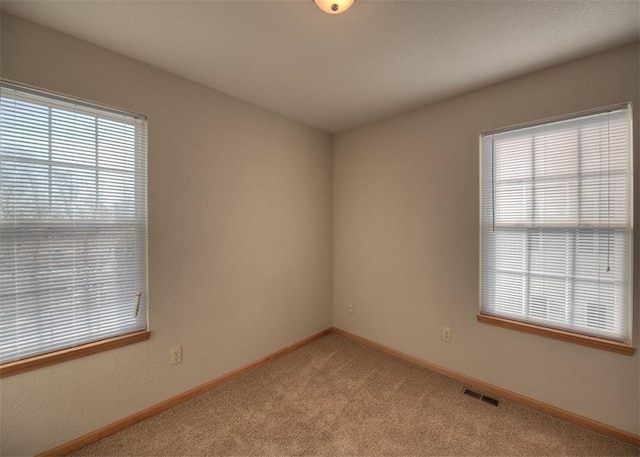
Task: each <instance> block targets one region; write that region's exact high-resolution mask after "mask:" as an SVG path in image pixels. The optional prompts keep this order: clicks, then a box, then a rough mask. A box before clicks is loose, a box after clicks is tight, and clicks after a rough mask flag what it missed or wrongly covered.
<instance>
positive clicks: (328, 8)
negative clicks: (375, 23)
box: [313, 0, 356, 14]
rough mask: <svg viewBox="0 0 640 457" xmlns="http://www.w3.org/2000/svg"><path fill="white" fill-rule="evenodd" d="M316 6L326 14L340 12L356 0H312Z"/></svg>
mask: <svg viewBox="0 0 640 457" xmlns="http://www.w3.org/2000/svg"><path fill="white" fill-rule="evenodd" d="M313 1H314V2H315V4H316V5H318V8H320V9H321V10H322V11H324V12H325V13H328V14H340V13H344V12H345V11H347V10H348V9H349V8H350V7H351V5H353V2H355V1H356V0H313Z"/></svg>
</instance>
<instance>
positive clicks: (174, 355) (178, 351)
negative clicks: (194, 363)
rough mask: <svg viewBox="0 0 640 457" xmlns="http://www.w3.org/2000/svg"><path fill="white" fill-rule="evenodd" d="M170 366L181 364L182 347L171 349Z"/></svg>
mask: <svg viewBox="0 0 640 457" xmlns="http://www.w3.org/2000/svg"><path fill="white" fill-rule="evenodd" d="M170 357H171V365H175V364H176V363H180V362H182V346H178V347H177V348H173V349H171V351H170Z"/></svg>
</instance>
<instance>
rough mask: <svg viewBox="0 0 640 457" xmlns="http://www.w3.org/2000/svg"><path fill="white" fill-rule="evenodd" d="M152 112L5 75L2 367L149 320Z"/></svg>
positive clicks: (0, 175)
mask: <svg viewBox="0 0 640 457" xmlns="http://www.w3.org/2000/svg"><path fill="white" fill-rule="evenodd" d="M146 143H147V139H146V119H145V118H144V117H143V116H134V115H131V114H126V113H121V112H117V111H114V110H111V109H103V108H100V107H97V106H90V105H88V104H86V103H83V102H78V101H74V100H71V99H65V98H63V97H60V96H54V95H49V94H46V93H42V92H39V91H34V90H30V89H27V88H23V87H21V86H15V85H10V84H7V83H4V82H3V83H2V86H1V100H0V313H1V314H0V363H6V362H10V361H15V360H19V359H23V358H27V357H30V356H35V355H39V354H44V353H47V352H52V351H55V350H59V349H63V348H69V347H73V346H77V345H81V344H84V343H89V342H93V341H98V340H101V339H105V338H109V337H113V336H117V335H123V334H127V333H131V332H134V331H137V330H144V329H146V328H147V210H146V198H147V196H146V182H147V177H146V148H147V145H146Z"/></svg>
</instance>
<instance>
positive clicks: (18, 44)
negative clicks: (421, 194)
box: [0, 15, 331, 455]
mask: <svg viewBox="0 0 640 457" xmlns="http://www.w3.org/2000/svg"><path fill="white" fill-rule="evenodd" d="M1 70H2V77H3V78H8V79H11V80H15V81H19V82H22V83H27V84H31V85H34V86H38V87H42V88H45V89H49V90H54V91H58V92H61V93H64V94H69V95H72V96H75V97H81V98H85V99H88V100H92V101H96V102H99V103H104V104H108V105H112V106H115V107H119V108H123V109H127V110H131V111H134V112H140V113H143V114H146V115H147V116H148V119H149V121H148V127H149V161H148V164H149V165H148V166H149V299H150V328H151V332H152V334H151V339H150V340H149V341H146V342H142V343H138V344H134V345H131V346H127V347H123V348H119V349H116V350H111V351H108V352H104V353H100V354H97V355H92V356H89V357H84V358H81V359H77V360H73V361H71V362H67V363H63V364H59V365H54V366H51V367H47V368H43V369H39V370H35V371H31V372H28V373H24V374H21V375H17V376H12V377H9V378H5V379H3V380H2V382H1V385H0V388H1V389H2V399H1V402H2V403H1V405H0V406H1V420H2V427H1V429H2V432H1V433H2V435H1V436H0V443H1V446H2V447H1V449H0V451H1V452H0V454H2V455H18V454H20V455H27V454H34V453H37V452H41V451H45V450H47V449H50V448H52V447H54V446H56V445H59V444H61V443H64V442H67V441H69V440H71V439H74V438H76V437H78V436H80V435H82V434H84V433H87V432H89V431H92V430H95V429H97V428H99V427H101V426H103V425H106V424H108V423H111V422H113V421H116V420H118V419H121V418H123V417H125V416H127V415H129V414H132V413H135V412H137V411H139V410H141V409H144V408H146V407H148V406H150V405H153V404H156V403H158V402H160V401H162V400H165V399H167V398H169V397H171V396H173V395H176V394H178V393H182V392H184V391H185V390H188V389H189V388H191V387H194V386H196V385H199V384H201V383H203V382H206V381H208V380H210V379H212V378H214V377H216V376H218V375H221V374H223V373H226V372H229V371H231V370H233V369H235V368H238V367H239V366H242V365H244V364H246V363H248V362H251V361H253V360H257V359H259V358H261V357H263V356H265V355H267V354H270V353H272V352H274V351H276V350H278V349H281V348H283V347H285V346H287V345H290V344H292V343H294V342H296V341H299V340H301V339H303V338H305V337H308V336H310V335H312V334H314V333H316V332H318V331H320V330H323V329H325V328H327V327H329V326H330V325H331V138H330V137H329V136H328V135H326V134H324V133H320V132H318V131H315V130H313V129H310V128H308V127H305V126H303V125H301V124H298V123H296V122H293V121H290V120H287V119H285V118H282V117H280V116H277V115H275V114H272V113H269V112H266V111H264V110H261V109H258V108H255V107H253V106H251V105H249V104H246V103H244V102H241V101H239V100H236V99H233V98H231V97H229V96H226V95H223V94H220V93H218V92H215V91H212V90H209V89H206V88H204V87H202V86H199V85H196V84H193V83H191V82H188V81H186V80H184V79H180V78H177V77H175V76H172V75H170V74H168V73H164V72H162V71H159V70H157V69H154V68H152V67H150V66H147V65H144V64H141V63H139V62H136V61H134V60H131V59H128V58H125V57H123V56H121V55H118V54H115V53H112V52H109V51H106V50H104V49H102V48H98V47H96V46H93V45H90V44H88V43H86V42H83V41H80V40H77V39H75V38H71V37H69V36H65V35H62V34H59V33H56V32H53V31H51V30H49V29H46V28H43V27H40V26H37V25H35V24H32V23H29V22H25V21H22V20H19V19H17V18H15V17H12V16H6V15H3V18H2V67H1ZM177 345H182V348H183V362H182V363H181V364H180V365H175V366H171V365H170V364H169V349H170V348H171V347H174V346H177Z"/></svg>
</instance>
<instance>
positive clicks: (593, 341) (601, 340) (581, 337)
mask: <svg viewBox="0 0 640 457" xmlns="http://www.w3.org/2000/svg"><path fill="white" fill-rule="evenodd" d="M619 109H624V110H626V112H627V116H628V118H629V131H628V137H629V141H630V143H629V154H630V157H629V163H628V173H629V175H630V192H629V198H630V203H629V210H630V212H631V213H630V217H629V226H628V227H627V228H628V236H629V239H628V252H627V253H626V254H627V255H628V268H629V271H628V277H629V283H628V285H627V287H628V289H629V290H628V293H629V295H628V296H629V301H628V303H627V304H626V305H627V307H626V312H627V313H628V327H629V330H628V331H629V334H628V340H627V341H620V340H617V339H609V338H607V337H600V336H595V335H589V334H585V333H580V332H574V331H571V329H562V328H555V327H552V326H546V325H544V324H541V323H540V322H536V321H535V320H534V321H531V320H527V318H526V316H523V318H522V319H519V318H518V317H517V316H516V317H515V318H514V317H513V316H508V315H500V314H498V313H487V312H484V310H483V293H484V292H483V287H484V285H485V284H484V281H485V280H484V276H485V274H486V273H485V270H484V265H483V264H484V255H485V254H484V252H483V248H484V230H485V224H486V220H485V216H484V215H483V212H484V204H485V202H484V199H485V196H484V192H485V180H486V179H487V178H486V177H485V176H484V173H485V170H484V165H485V163H484V154H485V153H484V147H483V143H484V141H483V140H484V138H485V137H486V136H489V135H496V134H500V133H508V132H516V131H518V130H523V129H527V128H534V127H537V126H544V125H547V124H553V123H556V122H562V121H568V120H575V119H580V118H585V117H587V116H590V115H596V114H601V113H605V112H607V111H612V110H619ZM632 113H633V106H632V103H631V102H625V103H619V104H615V105H610V106H605V107H602V108H596V109H592V110H585V111H581V112H575V113H570V114H567V115H562V116H555V117H551V118H546V119H542V120H537V121H533V122H527V123H522V124H517V125H512V126H508V127H504V128H501V129H496V130H491V131H487V132H483V133H481V134H480V135H479V178H480V182H479V208H480V211H479V224H480V230H479V306H478V314H477V321H478V322H480V323H485V324H490V325H495V326H499V327H502V328H507V329H512V330H516V331H521V332H525V333H529V334H534V335H539V336H545V337H550V338H554V339H558V340H562V341H567V342H571V343H576V344H581V345H585V346H589V347H594V348H598V349H603V350H607V351H612V352H616V353H619V354H625V355H633V354H634V353H635V348H634V347H633V339H632V338H633V307H634V301H633V299H634V297H633V288H634V277H633V271H634V270H633V268H634V258H633V252H634V236H635V235H634V227H633V225H634V217H635V216H634V210H635V207H634V206H635V204H636V203H635V202H634V189H635V186H636V183H635V182H634V179H633V167H634V164H633V152H634V150H633V147H634V145H633V119H632ZM492 166H494V165H492ZM491 181H492V186H494V185H495V184H494V183H493V178H491ZM493 198H495V197H493ZM492 211H493V210H492ZM494 217H495V216H494ZM531 229H532V227H530V226H527V225H526V224H523V230H525V231H528V230H531ZM570 229H573V230H576V231H577V230H579V229H578V228H577V226H576V227H571V228H569V227H567V230H570ZM527 272H528V273H527V274H530V270H527Z"/></svg>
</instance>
